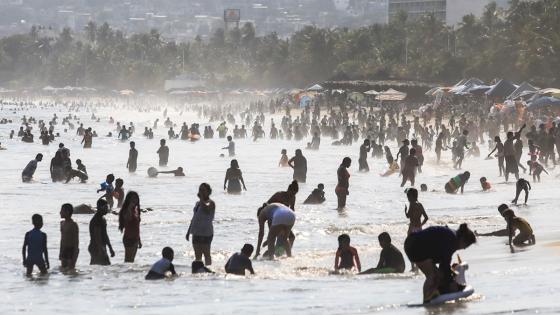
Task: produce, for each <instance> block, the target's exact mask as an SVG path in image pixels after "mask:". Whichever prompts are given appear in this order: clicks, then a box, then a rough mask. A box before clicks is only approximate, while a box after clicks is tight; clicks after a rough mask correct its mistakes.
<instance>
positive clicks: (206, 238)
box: [192, 235, 214, 245]
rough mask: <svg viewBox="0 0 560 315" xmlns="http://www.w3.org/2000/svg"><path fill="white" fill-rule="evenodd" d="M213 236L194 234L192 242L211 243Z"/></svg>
mask: <svg viewBox="0 0 560 315" xmlns="http://www.w3.org/2000/svg"><path fill="white" fill-rule="evenodd" d="M213 238H214V235H210V236H201V235H193V236H192V242H193V244H201V245H210V244H212V239H213Z"/></svg>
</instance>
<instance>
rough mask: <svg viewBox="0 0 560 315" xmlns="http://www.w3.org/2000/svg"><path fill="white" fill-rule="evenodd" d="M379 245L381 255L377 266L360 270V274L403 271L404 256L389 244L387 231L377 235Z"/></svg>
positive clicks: (389, 238) (389, 239)
mask: <svg viewBox="0 0 560 315" xmlns="http://www.w3.org/2000/svg"><path fill="white" fill-rule="evenodd" d="M377 239H378V240H379V245H380V246H381V248H382V249H381V255H380V256H379V262H378V263H377V267H375V268H371V269H368V270H366V271H364V272H361V273H360V274H361V275H367V274H371V273H403V272H404V269H405V264H404V258H403V255H402V253H401V251H400V250H398V249H397V248H396V247H395V245H393V244H391V236H390V235H389V233H387V232H383V233H381V234H379V236H378V237H377Z"/></svg>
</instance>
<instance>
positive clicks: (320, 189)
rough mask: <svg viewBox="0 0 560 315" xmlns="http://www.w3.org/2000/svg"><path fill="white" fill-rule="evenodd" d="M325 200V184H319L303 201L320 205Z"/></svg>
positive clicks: (307, 203) (305, 203)
mask: <svg viewBox="0 0 560 315" xmlns="http://www.w3.org/2000/svg"><path fill="white" fill-rule="evenodd" d="M323 202H325V185H323V184H319V185H317V188H315V189H313V191H312V192H311V194H310V195H309V196H308V197H307V199H305V201H304V202H303V204H304V205H318V204H322V203H323Z"/></svg>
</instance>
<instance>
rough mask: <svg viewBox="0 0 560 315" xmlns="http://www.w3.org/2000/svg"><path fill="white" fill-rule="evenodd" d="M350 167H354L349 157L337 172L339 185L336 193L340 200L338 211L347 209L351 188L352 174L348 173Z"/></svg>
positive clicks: (343, 160) (343, 161)
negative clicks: (347, 199)
mask: <svg viewBox="0 0 560 315" xmlns="http://www.w3.org/2000/svg"><path fill="white" fill-rule="evenodd" d="M350 165H352V160H351V159H350V158H349V157H345V158H344V159H342V163H340V166H339V167H338V170H337V171H336V176H337V179H338V183H337V184H336V188H335V190H334V191H335V193H336V198H337V200H338V207H337V209H338V210H343V209H344V208H345V207H346V198H347V196H348V195H349V194H350V192H349V190H348V188H349V187H350V173H349V172H348V168H349V167H350Z"/></svg>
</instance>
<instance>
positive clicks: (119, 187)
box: [113, 178, 124, 208]
mask: <svg viewBox="0 0 560 315" xmlns="http://www.w3.org/2000/svg"><path fill="white" fill-rule="evenodd" d="M123 186H124V180H123V179H122V178H117V180H115V190H114V191H113V197H114V198H116V199H117V208H121V207H122V205H123V201H124V189H123Z"/></svg>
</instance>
